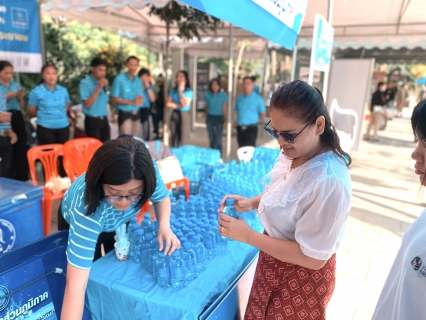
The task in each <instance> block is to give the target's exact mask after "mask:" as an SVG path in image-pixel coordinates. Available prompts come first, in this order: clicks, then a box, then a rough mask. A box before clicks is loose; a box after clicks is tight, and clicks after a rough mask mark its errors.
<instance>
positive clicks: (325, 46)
mask: <svg viewBox="0 0 426 320" xmlns="http://www.w3.org/2000/svg"><path fill="white" fill-rule="evenodd" d="M333 37H334V28H333V27H332V26H331V24H329V23H328V22H327V20H326V19H325V18H324V17H323V16H321V15H320V14H316V15H315V25H314V34H313V37H312V52H311V64H310V67H309V80H308V83H309V84H310V85H312V83H313V79H314V71H323V72H328V71H329V69H330V61H331V54H332V50H333Z"/></svg>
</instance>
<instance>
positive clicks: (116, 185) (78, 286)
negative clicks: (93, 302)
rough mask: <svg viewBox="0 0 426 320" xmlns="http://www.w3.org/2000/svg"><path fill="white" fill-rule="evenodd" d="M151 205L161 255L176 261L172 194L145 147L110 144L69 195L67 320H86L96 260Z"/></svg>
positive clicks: (65, 219) (65, 204) (64, 208)
mask: <svg viewBox="0 0 426 320" xmlns="http://www.w3.org/2000/svg"><path fill="white" fill-rule="evenodd" d="M149 200H151V201H152V203H153V204H154V210H155V214H156V216H157V220H158V223H159V228H158V234H157V238H158V243H159V249H160V251H163V253H164V254H168V255H171V254H172V253H173V252H174V251H175V250H176V249H179V248H180V241H179V240H178V239H177V237H176V236H175V234H174V233H173V232H172V231H171V229H170V214H171V204H170V198H169V192H168V190H167V189H166V187H165V185H164V183H163V180H162V179H161V176H160V173H159V170H158V167H157V165H156V164H155V161H153V160H152V159H151V156H150V154H149V152H148V150H147V149H146V147H145V144H144V143H142V142H140V141H138V140H136V139H133V138H124V139H121V138H119V139H115V140H109V141H107V142H105V143H104V144H103V145H102V146H101V147H100V148H99V149H98V150H97V151H96V153H95V154H94V155H93V158H92V160H91V161H90V164H89V167H88V169H87V172H86V173H85V174H83V175H82V176H80V177H79V178H78V179H77V180H76V181H75V182H74V183H73V184H72V185H71V187H70V188H69V190H68V191H67V192H66V194H65V195H64V198H63V201H62V205H61V210H59V211H58V229H59V230H65V229H69V240H68V247H67V259H68V265H67V284H66V288H65V296H64V302H63V306H62V314H61V319H62V320H69V319H81V318H82V315H83V308H84V297H85V291H86V286H87V282H88V278H89V273H90V269H91V267H92V264H93V260H96V259H99V258H100V257H101V256H102V253H101V245H103V247H104V250H105V252H109V251H111V250H113V248H114V235H115V233H114V231H115V230H116V229H117V228H118V227H119V226H121V225H123V224H124V223H127V222H129V221H130V220H131V219H132V218H133V217H135V216H136V215H137V214H138V213H139V211H140V209H141V208H142V206H143V205H144V204H145V203H146V202H147V201H149Z"/></svg>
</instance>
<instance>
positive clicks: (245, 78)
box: [243, 76, 256, 83]
mask: <svg viewBox="0 0 426 320" xmlns="http://www.w3.org/2000/svg"><path fill="white" fill-rule="evenodd" d="M247 79H249V80H250V81H251V82H253V83H254V82H255V80H256V79H255V80H253V77H249V76H245V77H244V78H243V82H244V81H246V80H247Z"/></svg>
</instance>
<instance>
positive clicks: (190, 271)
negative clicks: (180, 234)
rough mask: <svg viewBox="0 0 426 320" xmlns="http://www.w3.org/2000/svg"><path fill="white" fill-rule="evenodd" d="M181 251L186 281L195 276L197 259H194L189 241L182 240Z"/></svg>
mask: <svg viewBox="0 0 426 320" xmlns="http://www.w3.org/2000/svg"><path fill="white" fill-rule="evenodd" d="M181 251H182V258H183V261H184V262H185V267H186V281H187V282H188V281H192V280H194V279H195V278H196V277H197V260H196V259H195V252H194V250H192V245H191V243H190V242H189V241H183V242H182V249H181Z"/></svg>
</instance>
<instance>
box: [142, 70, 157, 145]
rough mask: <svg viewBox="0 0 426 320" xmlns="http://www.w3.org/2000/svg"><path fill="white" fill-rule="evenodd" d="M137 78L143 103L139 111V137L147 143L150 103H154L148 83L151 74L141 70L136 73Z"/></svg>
mask: <svg viewBox="0 0 426 320" xmlns="http://www.w3.org/2000/svg"><path fill="white" fill-rule="evenodd" d="M138 77H139V79H141V83H142V96H143V103H142V106H141V109H140V111H139V112H140V116H141V130H142V134H141V137H142V139H144V140H146V141H149V140H152V125H151V124H152V119H150V116H151V103H153V102H155V94H154V90H152V87H151V83H150V82H149V78H150V77H151V72H149V70H148V69H145V68H142V69H140V70H139V72H138Z"/></svg>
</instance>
